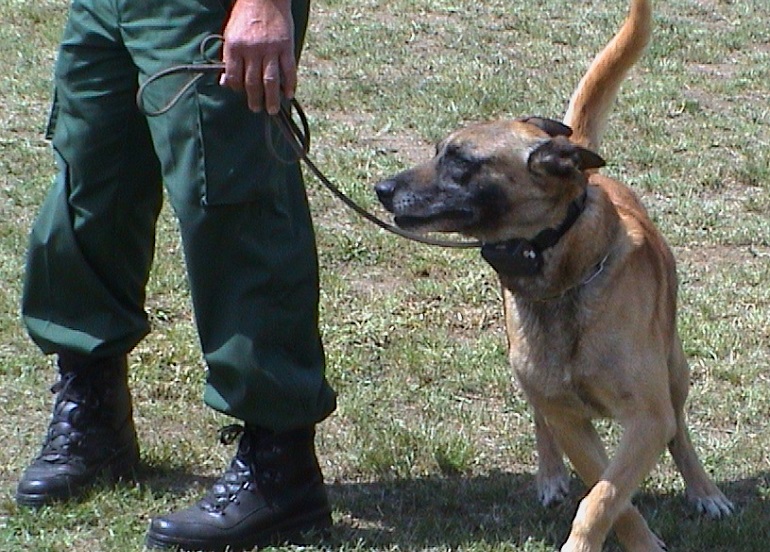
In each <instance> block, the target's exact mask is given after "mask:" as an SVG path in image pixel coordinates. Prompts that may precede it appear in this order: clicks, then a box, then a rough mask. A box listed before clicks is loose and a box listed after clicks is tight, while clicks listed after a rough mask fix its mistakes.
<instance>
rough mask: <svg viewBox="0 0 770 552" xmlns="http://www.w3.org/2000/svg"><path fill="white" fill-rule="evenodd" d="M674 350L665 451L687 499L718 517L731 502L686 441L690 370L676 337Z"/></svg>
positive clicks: (729, 508)
mask: <svg viewBox="0 0 770 552" xmlns="http://www.w3.org/2000/svg"><path fill="white" fill-rule="evenodd" d="M676 346H677V351H676V352H675V354H674V358H673V360H672V361H671V362H672V366H671V371H670V378H671V380H670V381H671V383H670V385H671V401H672V403H673V404H672V406H673V407H674V413H675V415H676V434H675V435H674V438H673V439H672V440H671V442H670V443H669V444H668V450H669V452H671V456H673V457H674V462H675V463H676V466H677V468H679V471H680V473H681V474H682V477H684V481H685V483H686V484H687V491H686V492H687V498H688V500H689V501H690V502H691V503H692V504H693V506H694V507H695V509H696V510H698V512H700V513H702V514H706V515H707V516H709V517H711V518H721V517H726V516H729V515H730V514H732V512H733V504H732V502H730V501H729V500H728V499H727V497H726V496H725V495H724V494H723V493H722V491H720V490H719V488H718V487H717V486H716V484H715V483H714V482H713V481H712V480H711V478H710V477H709V476H708V474H707V473H706V470H705V469H704V468H703V464H701V462H700V460H699V459H698V455H697V453H696V452H695V447H694V446H693V444H692V441H691V440H690V435H689V432H688V431H687V425H686V422H685V414H684V406H685V402H686V401H687V394H688V392H689V382H690V370H689V368H688V366H687V361H686V360H685V358H684V353H683V352H682V350H681V345H680V344H679V340H677V343H676Z"/></svg>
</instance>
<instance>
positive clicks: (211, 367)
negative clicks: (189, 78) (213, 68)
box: [122, 0, 335, 550]
mask: <svg viewBox="0 0 770 552" xmlns="http://www.w3.org/2000/svg"><path fill="white" fill-rule="evenodd" d="M210 3H211V6H209V8H210V9H208V8H206V9H193V8H192V7H191V6H189V5H185V4H189V3H185V2H180V3H178V4H168V3H166V4H161V5H158V6H156V5H154V4H141V5H136V4H134V5H133V6H132V7H129V6H126V9H125V10H124V12H123V25H122V30H123V33H124V37H125V41H126V44H127V45H128V46H129V49H130V51H131V52H132V54H133V55H134V60H135V62H136V63H137V65H138V66H139V67H140V71H141V74H142V78H145V79H146V78H148V77H149V76H150V75H151V74H152V73H154V72H156V71H158V70H161V69H163V68H165V67H168V66H171V65H174V64H178V63H189V62H191V61H200V54H199V52H198V47H199V45H200V43H202V42H203V40H204V39H205V38H206V36H207V35H208V34H210V33H215V32H218V31H220V30H221V28H222V26H223V24H224V21H225V16H226V14H225V12H224V11H221V12H220V11H219V10H217V9H216V8H217V5H218V1H217V0H212V2H210ZM196 5H197V6H198V8H200V6H201V4H200V3H198V4H196ZM204 5H207V4H206V3H204ZM204 7H205V6H204ZM294 7H295V10H296V11H297V19H298V22H297V31H298V35H299V34H301V32H302V31H303V30H304V25H305V19H306V12H305V9H304V8H306V7H307V6H306V4H304V3H303V2H294ZM148 28H151V29H152V31H153V32H152V34H148V33H147V32H146V31H147V29H148ZM211 47H212V49H213V50H214V51H212V52H209V54H210V55H212V57H215V56H216V54H217V52H216V45H214V44H211ZM150 52H151V53H152V55H149V54H148V53H150ZM184 82H185V78H184V77H181V78H179V79H173V78H172V79H169V80H168V81H160V82H156V83H154V84H152V85H151V86H150V87H148V89H147V100H148V107H149V108H150V109H157V108H159V107H161V106H162V105H163V104H164V103H165V102H166V101H167V100H168V99H169V98H171V97H173V96H174V94H175V92H176V90H177V89H178V87H179V86H181V85H183V84H184ZM149 122H150V128H151V133H152V136H153V139H154V142H155V146H156V151H157V152H158V155H159V158H160V160H161V165H162V167H163V175H164V180H165V183H166V186H167V189H168V192H169V198H170V200H171V203H172V205H173V207H174V210H175V212H176V215H177V217H178V219H179V224H180V228H181V233H182V240H183V246H184V251H185V258H186V262H187V269H188V274H189V282H190V289H191V294H192V299H193V305H194V310H195V319H196V323H197V327H198V331H199V334H200V340H201V344H202V348H203V353H204V357H205V360H206V363H207V365H208V382H207V386H206V392H205V399H206V402H207V403H208V404H209V405H210V406H212V407H213V408H215V409H217V410H219V411H221V412H224V413H226V414H228V415H231V416H233V417H235V418H237V419H239V420H242V421H243V422H245V427H241V428H240V429H239V432H240V433H239V435H240V444H239V447H238V452H237V453H236V455H235V458H234V459H233V461H232V462H231V464H230V467H229V468H228V469H227V470H226V471H225V473H224V475H223V476H222V478H221V479H220V480H219V481H218V482H217V483H216V484H215V485H214V486H213V487H212V489H211V491H210V492H209V493H208V494H207V495H206V496H205V497H204V498H203V499H202V500H201V501H200V502H198V503H197V504H196V505H194V506H193V507H191V508H189V509H186V510H183V511H180V512H176V513H173V514H169V515H166V516H162V517H159V518H155V519H154V520H153V522H152V524H151V526H150V529H149V532H148V538H147V543H148V545H149V546H152V547H176V546H181V547H183V548H193V549H196V550H199V549H202V550H216V549H222V548H224V547H225V546H229V547H233V548H236V549H237V548H240V547H251V546H254V545H255V544H264V543H265V542H270V541H271V540H272V539H273V538H276V537H277V538H283V537H291V536H293V535H294V534H295V533H296V532H297V531H300V532H301V531H305V530H315V529H320V528H324V527H328V525H329V524H330V523H331V518H330V508H329V504H328V500H327V498H326V494H325V490H324V486H323V478H322V475H321V472H320V468H319V466H318V462H317V459H316V456H315V450H314V444H313V439H314V434H315V431H314V426H315V424H316V423H318V422H320V421H321V420H322V419H324V418H325V417H326V416H327V415H328V414H329V413H330V412H331V411H332V410H333V409H334V406H335V394H334V392H333V391H332V389H331V388H330V386H329V384H328V383H327V381H326V379H325V376H324V354H323V349H322V346H321V340H320V337H319V331H318V267H317V260H316V252H315V240H314V234H313V227H312V223H311V220H310V215H309V209H308V205H307V199H306V197H305V190H304V185H303V182H302V176H301V172H300V170H299V166H298V165H297V164H296V163H294V164H291V165H284V164H282V163H280V162H278V161H277V160H276V159H275V158H273V157H272V155H271V153H270V148H269V147H268V145H267V143H266V142H265V139H264V136H265V127H266V125H267V124H268V122H269V120H268V119H267V117H266V116H265V115H255V114H253V113H251V112H250V111H249V110H248V109H247V107H246V102H245V99H244V97H243V96H242V95H240V94H237V93H235V92H232V91H230V90H227V89H225V88H222V87H221V86H219V84H218V83H217V75H215V74H212V75H207V76H206V77H205V78H203V79H201V81H199V82H198V84H197V85H196V87H195V89H194V90H191V91H190V92H189V93H186V94H184V95H183V96H182V97H181V98H180V100H179V102H178V103H177V104H176V105H175V107H174V108H173V109H171V110H170V111H169V112H168V113H166V114H164V115H161V116H158V117H153V118H150V120H149ZM276 138H278V134H276ZM278 147H279V149H282V148H285V147H286V145H285V144H284V145H283V146H280V145H279V146H278ZM283 153H284V154H285V155H286V156H288V155H289V152H288V151H284V152H283Z"/></svg>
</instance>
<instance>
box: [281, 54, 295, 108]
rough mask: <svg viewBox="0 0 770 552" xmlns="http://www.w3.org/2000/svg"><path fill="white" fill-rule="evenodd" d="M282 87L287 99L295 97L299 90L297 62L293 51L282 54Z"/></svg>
mask: <svg viewBox="0 0 770 552" xmlns="http://www.w3.org/2000/svg"><path fill="white" fill-rule="evenodd" d="M281 88H282V90H281V92H283V95H284V97H285V98H286V99H287V100H291V99H293V98H294V94H295V93H296V90H297V62H296V60H295V59H294V55H293V54H292V53H288V54H283V55H282V56H281Z"/></svg>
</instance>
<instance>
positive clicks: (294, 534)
mask: <svg viewBox="0 0 770 552" xmlns="http://www.w3.org/2000/svg"><path fill="white" fill-rule="evenodd" d="M331 528H332V518H331V513H330V512H329V511H328V510H324V511H322V512H312V513H309V514H305V515H302V516H296V517H293V518H291V519H288V520H286V521H284V522H283V523H280V524H277V525H276V526H275V527H273V528H271V530H270V531H267V532H263V533H262V534H258V535H251V536H249V537H246V538H242V539H239V540H237V541H233V542H227V543H222V542H221V539H220V542H215V543H212V542H211V541H209V540H198V539H179V538H177V539H173V540H172V539H171V537H166V536H164V535H153V534H152V533H147V538H146V540H145V544H146V546H147V548H148V549H152V550H157V549H164V550H179V551H193V550H194V551H197V552H243V551H245V550H252V549H254V548H263V547H266V546H280V545H313V544H319V543H321V542H323V541H324V540H328V539H329V537H330V535H331Z"/></svg>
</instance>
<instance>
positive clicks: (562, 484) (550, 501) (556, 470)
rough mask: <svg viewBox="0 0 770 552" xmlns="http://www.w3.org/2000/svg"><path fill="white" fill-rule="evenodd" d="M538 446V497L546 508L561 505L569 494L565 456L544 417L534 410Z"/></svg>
mask: <svg viewBox="0 0 770 552" xmlns="http://www.w3.org/2000/svg"><path fill="white" fill-rule="evenodd" d="M533 411H534V418H535V441H536V445H537V496H538V498H539V499H540V503H541V504H542V505H543V506H545V507H550V506H555V505H557V504H560V503H562V502H563V501H564V499H565V498H567V494H569V474H568V473H567V468H566V467H564V454H563V453H562V450H561V448H559V444H558V443H557V442H556V439H555V438H554V436H553V433H552V432H551V428H550V427H548V423H547V422H546V421H545V418H543V415H542V414H540V412H538V410H537V409H536V408H533Z"/></svg>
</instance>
